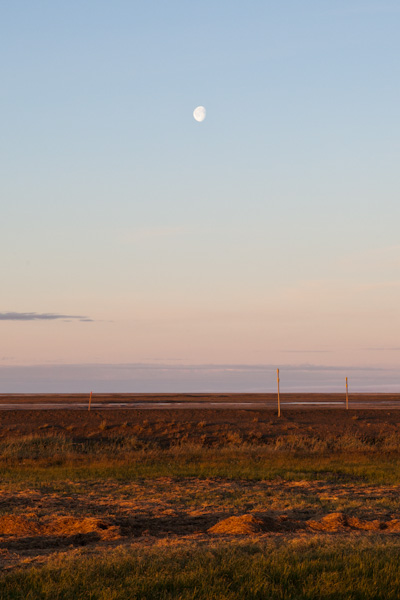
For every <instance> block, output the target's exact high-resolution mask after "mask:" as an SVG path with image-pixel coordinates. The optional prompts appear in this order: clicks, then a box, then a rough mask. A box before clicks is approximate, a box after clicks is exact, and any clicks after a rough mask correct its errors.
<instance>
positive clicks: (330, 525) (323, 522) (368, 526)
mask: <svg viewBox="0 0 400 600" xmlns="http://www.w3.org/2000/svg"><path fill="white" fill-rule="evenodd" d="M307 526H308V527H309V528H310V529H314V530H316V531H345V530H349V529H358V530H363V531H382V530H386V531H400V520H398V519H393V521H379V519H374V520H373V521H364V520H363V519H358V518H357V517H348V516H347V515H345V514H344V513H340V512H337V513H331V514H329V515H326V516H325V517H322V519H320V520H319V521H313V520H310V521H307Z"/></svg>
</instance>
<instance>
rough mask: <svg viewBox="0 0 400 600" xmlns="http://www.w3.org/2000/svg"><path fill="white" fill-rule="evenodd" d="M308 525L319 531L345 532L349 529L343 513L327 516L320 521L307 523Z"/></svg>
mask: <svg viewBox="0 0 400 600" xmlns="http://www.w3.org/2000/svg"><path fill="white" fill-rule="evenodd" d="M307 525H308V527H310V529H315V530H317V531H343V530H344V529H346V528H348V527H349V523H348V519H347V517H346V515H345V514H344V513H341V512H337V513H330V514H329V515H325V517H322V519H321V520H320V521H313V520H310V521H307Z"/></svg>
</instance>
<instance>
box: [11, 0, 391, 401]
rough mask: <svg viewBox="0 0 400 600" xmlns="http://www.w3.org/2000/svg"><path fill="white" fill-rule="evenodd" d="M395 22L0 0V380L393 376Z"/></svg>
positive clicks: (320, 6)
mask: <svg viewBox="0 0 400 600" xmlns="http://www.w3.org/2000/svg"><path fill="white" fill-rule="evenodd" d="M399 26H400V5H399V3H398V1H397V0H396V1H394V0H392V1H391V0H388V1H384V0H381V1H379V2H377V1H364V0H329V1H327V0H326V1H324V0H315V1H309V0H305V1H304V2H298V1H297V0H285V1H284V2H279V3H278V2H272V1H269V0H251V1H250V2H248V3H244V2H242V1H238V0H229V1H225V0H213V1H211V0H205V1H203V2H201V3H194V2H187V1H186V0H180V1H177V0H171V1H170V2H161V1H159V0H153V1H152V2H146V3H145V2H138V1H135V0H130V1H123V0H115V1H114V2H112V3H111V2H106V1H103V0H96V1H92V0H87V1H85V2H84V3H82V2H77V1H75V0H71V1H70V2H68V3H61V2H54V1H50V0H48V1H45V0H38V1H37V2H35V3H32V2H28V1H27V0H20V1H18V2H11V1H9V0H5V1H4V2H2V3H1V5H0V77H1V90H0V209H1V212H0V214H1V219H0V252H1V259H0V392H1V391H7V392H8V391H20V390H22V388H24V390H25V388H26V389H27V388H29V382H31V384H32V391H42V390H41V389H39V388H40V386H42V387H43V386H44V383H43V380H40V378H39V379H38V380H37V381H36V380H35V377H33V375H32V373H36V374H38V373H39V372H40V373H43V369H46V368H47V371H46V373H47V375H46V377H47V379H46V381H47V383H46V386H49V389H50V388H51V390H52V391H57V389H59V388H60V389H61V387H62V389H63V390H66V391H68V389H71V390H72V389H74V390H75V391H80V390H76V388H77V387H79V386H82V388H85V389H86V387H87V386H90V380H91V378H93V377H94V376H93V371H91V369H92V368H94V367H96V365H97V371H96V372H97V373H98V374H100V373H101V372H102V369H104V368H105V369H110V368H111V369H112V368H113V367H116V366H118V365H125V367H126V366H127V365H128V366H129V365H136V366H137V365H139V366H140V365H155V367H154V368H157V369H158V368H161V369H167V370H168V369H170V374H169V376H168V377H169V380H168V381H169V384H168V385H169V386H170V388H171V389H172V388H174V385H176V389H181V378H182V372H181V371H180V370H179V369H177V366H181V367H184V366H185V365H186V366H190V369H193V370H194V371H193V372H195V371H196V366H199V365H211V368H215V366H216V365H225V367H224V368H225V369H226V372H225V376H226V378H225V379H224V378H223V377H222V380H221V381H220V382H219V383H218V385H219V386H220V388H223V387H224V385H225V383H224V382H226V386H227V388H229V390H228V391H235V389H237V388H236V387H235V386H236V385H237V383H235V382H234V381H232V379H229V377H230V376H228V374H229V373H232V369H233V370H234V369H235V368H236V367H237V369H239V371H238V373H240V372H241V371H240V369H242V368H243V366H245V367H248V369H250V371H249V373H251V372H252V371H251V369H252V368H253V366H254V365H258V366H262V365H269V366H270V367H271V368H272V367H276V366H279V367H281V368H282V369H283V370H284V369H285V367H288V369H289V367H290V368H291V369H293V368H294V367H297V368H303V367H304V366H306V368H309V369H311V371H310V372H311V373H315V372H316V371H318V372H319V373H320V372H322V371H321V369H323V368H326V369H328V371H326V373H328V372H330V371H329V369H332V368H333V369H337V368H339V367H340V369H344V371H345V370H346V369H358V370H359V371H357V372H359V373H361V372H363V373H365V374H368V381H369V382H370V385H371V386H374V385H375V386H377V385H380V383H379V381H380V380H379V377H377V378H375V379H374V378H373V377H372V378H371V377H370V374H371V373H372V374H373V373H374V372H376V373H378V371H379V369H380V370H381V371H379V372H383V371H382V369H383V370H384V369H391V370H392V371H391V372H392V373H395V372H396V369H397V368H398V366H399V360H400V337H399V334H400V315H399V306H400V234H399V222H400V202H399V200H400V198H399V190H400V170H399V167H398V165H399V162H400V119H399V110H400V109H399V107H400V63H399V56H400V37H399V35H398V32H399ZM198 105H203V106H205V107H206V109H207V117H206V119H205V120H204V121H203V122H202V123H198V122H196V121H195V120H194V119H193V115H192V113H193V110H194V108H195V107H196V106H198ZM71 365H74V366H75V367H76V368H77V369H78V370H79V372H80V373H82V372H83V373H85V372H86V373H87V376H86V379H85V378H84V379H83V380H82V379H81V378H80V376H79V377H77V375H76V373H77V371H76V368H75V367H74V368H73V369H71ZM235 366H236V367H235ZM53 367H57V368H53ZM64 367H65V368H67V371H68V368H69V369H70V370H69V371H68V372H69V373H70V375H69V376H68V377H67V379H66V380H65V377H64V376H61V375H60V369H61V368H64ZM35 368H36V371H35ZM135 368H136V367H135ZM257 368H258V367H257ZM10 369H11V371H10ZM13 369H17V371H13ZM18 369H19V370H18ZM21 369H22V370H21ZM24 369H25V370H24ZM32 369H33V370H32ZM85 369H86V371H85ZM190 369H189V371H190ZM229 369H230V371H229ZM313 369H314V370H313ZM374 369H377V370H378V371H374ZM67 371H65V372H67ZM344 371H343V373H344ZM10 372H13V373H17V372H18V373H19V375H18V377H15V376H12V377H11V378H10V376H9V373H10ZM63 372H64V371H63ZM190 372H191V371H190ZM340 373H341V375H340V377H342V374H343V373H342V371H340ZM63 377H64V378H63ZM329 377H330V376H329ZM329 377H328V376H327V378H326V379H325V380H324V381H325V383H321V385H323V387H324V389H325V388H326V385H328V384H327V382H328V381H330V379H329ZM24 378H25V379H24ZM171 378H172V379H171ZM174 378H175V379H174ZM1 379H3V385H2V384H1ZM106 379H107V378H106ZM250 379H251V378H250ZM114 380H115V383H114V385H115V386H116V387H118V377H115V378H114ZM378 380H379V381H378ZM22 381H24V382H23V383H22ZM40 381H42V383H40ZM171 381H172V383H171ZM195 381H196V380H195V379H193V380H192V383H191V384H190V386H191V389H196V383H195ZM211 381H212V378H211V379H210V380H209V384H208V385H209V387H211V386H212V383H211ZM241 381H242V384H241V385H242V387H243V388H245V387H246V386H247V387H248V386H249V385H250V384H249V383H245V381H246V382H248V381H250V380H249V379H246V380H241ZM321 381H322V380H321ZM340 381H341V380H340ZM135 382H136V383H135ZM151 382H152V377H150V379H148V380H147V383H146V386H145V387H146V390H147V391H152V389H151V386H152V383H151ZM174 382H175V383H174ZM391 382H392V383H391V385H392V387H393V388H394V389H400V375H399V379H398V380H397V379H396V377H393V378H392V379H391ZM203 383H204V382H203ZM314 383H315V382H314ZM299 384H300V380H299ZM325 384H326V385H325ZM105 385H106V384H104V383H103V384H100V383H99V386H100V387H101V386H103V388H104V386H105ZM188 385H189V383H188ZM215 385H216V384H215ZM263 385H264V384H263V383H262V382H261V383H260V385H259V387H260V391H261V389H262V388H263ZM268 385H269V384H268ZM268 385H267V387H268ZM271 385H272V384H271ZM293 385H295V383H294V384H293ZM312 385H313V379H312V376H310V386H311V387H312ZM329 385H330V384H329ZM358 385H359V386H360V389H361V387H363V378H362V377H360V380H359V384H358ZM68 386H70V387H68ZM126 386H127V388H129V389H125V388H124V390H123V391H140V390H139V388H140V385H139V382H138V381H137V380H136V379H135V376H134V375H131V376H130V379H129V383H126ZM135 386H136V387H135ZM190 386H189V387H190ZM136 388H137V389H136ZM46 389H48V388H47V387H46ZM104 389H105V388H104ZM140 389H141V388H140ZM257 389H258V388H257Z"/></svg>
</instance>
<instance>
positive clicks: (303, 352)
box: [281, 350, 332, 354]
mask: <svg viewBox="0 0 400 600" xmlns="http://www.w3.org/2000/svg"><path fill="white" fill-rule="evenodd" d="M281 352H285V353H286V354H288V353H290V354H325V353H326V352H332V350H281Z"/></svg>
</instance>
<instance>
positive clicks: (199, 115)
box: [193, 106, 206, 123]
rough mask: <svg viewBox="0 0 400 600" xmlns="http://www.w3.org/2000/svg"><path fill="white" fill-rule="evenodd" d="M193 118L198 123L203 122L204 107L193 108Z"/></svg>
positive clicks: (204, 115)
mask: <svg viewBox="0 0 400 600" xmlns="http://www.w3.org/2000/svg"><path fill="white" fill-rule="evenodd" d="M193 116H194V118H195V119H196V121H198V122H199V123H201V122H202V121H204V119H205V118H206V109H205V108H204V106H198V107H197V108H195V109H194V111H193Z"/></svg>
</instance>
